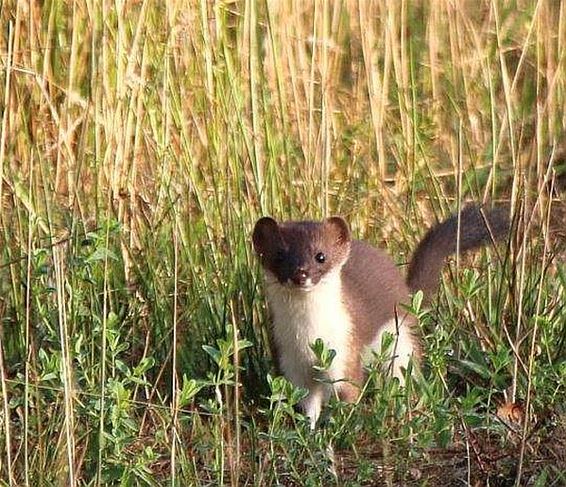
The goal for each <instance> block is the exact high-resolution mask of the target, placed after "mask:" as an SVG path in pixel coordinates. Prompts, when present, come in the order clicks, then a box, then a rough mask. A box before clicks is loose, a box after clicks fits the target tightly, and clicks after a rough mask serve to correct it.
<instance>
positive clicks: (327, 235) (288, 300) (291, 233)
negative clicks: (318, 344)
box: [253, 205, 509, 427]
mask: <svg viewBox="0 0 566 487" xmlns="http://www.w3.org/2000/svg"><path fill="white" fill-rule="evenodd" d="M508 228H509V221H508V218H507V214H506V211H505V210H503V209H493V210H486V211H482V210H481V209H480V208H479V207H478V206H475V205H473V206H468V207H466V208H464V209H463V210H462V211H461V212H460V215H459V217H458V215H457V214H455V215H452V216H451V217H449V218H448V219H447V220H446V221H444V222H442V223H440V224H438V225H436V226H435V227H433V228H432V229H430V230H429V232H428V233H427V234H426V236H425V237H424V238H423V240H422V241H421V242H420V244H419V245H418V247H417V249H416V251H415V253H414V255H413V257H412V259H411V262H410V264H409V269H408V276H407V279H406V281H405V279H403V277H402V276H401V274H400V272H399V270H398V269H397V267H396V266H395V264H394V263H393V261H392V260H391V258H389V257H388V256H387V255H386V254H385V253H384V252H383V251H381V250H378V249H376V248H374V247H372V246H371V245H369V244H367V243H365V242H363V241H360V240H353V239H352V238H351V236H350V230H349V228H348V225H347V224H346V222H345V221H344V220H343V219H342V218H339V217H332V218H328V219H326V220H323V221H321V222H314V221H291V222H284V223H277V222H276V221H275V220H273V219H272V218H269V217H264V218H261V219H260V220H259V221H258V222H257V223H256V225H255V228H254V231H253V244H254V248H255V251H256V253H257V254H258V255H259V258H260V260H261V265H262V267H263V270H264V275H265V285H266V286H265V288H266V294H267V299H268V304H269V308H270V311H271V314H272V319H273V333H272V337H273V340H274V344H273V345H274V350H275V355H276V361H277V363H278V366H279V368H280V370H281V372H282V373H283V374H284V375H285V376H286V377H287V379H289V380H290V381H291V382H292V383H293V384H295V385H296V386H299V387H302V388H305V389H307V390H308V395H307V396H306V397H305V398H304V399H303V401H302V403H301V407H302V409H303V410H304V412H305V414H306V415H307V416H308V417H309V418H310V421H311V426H313V427H314V424H315V423H316V421H317V419H318V417H319V415H320V411H321V408H322V405H323V404H324V402H325V401H326V400H327V399H328V398H329V396H330V395H331V394H332V393H336V394H338V396H339V397H340V398H341V399H342V400H344V401H348V402H353V401H355V400H356V399H357V397H358V394H359V386H361V385H362V384H363V382H364V368H363V360H362V357H363V356H364V355H367V350H368V349H369V350H370V351H371V350H372V349H373V350H377V351H379V350H380V347H381V340H382V336H383V333H384V332H389V333H391V334H392V335H393V336H394V337H395V346H394V362H393V364H392V365H393V367H392V371H393V374H395V375H396V376H398V377H400V378H401V377H402V369H404V368H406V367H407V365H408V362H409V359H410V358H411V357H416V358H418V357H419V356H420V350H421V345H420V340H419V337H418V333H417V330H416V329H417V327H416V319H415V318H414V316H412V315H409V314H407V313H406V312H405V311H404V309H403V307H401V306H399V305H400V304H402V303H407V302H408V301H409V297H410V294H411V293H414V292H416V291H417V290H419V289H422V290H423V292H424V293H425V295H427V294H428V295H430V293H431V292H434V290H435V289H436V287H437V286H438V281H439V277H440V271H441V269H442V266H443V263H444V260H445V258H446V257H447V256H449V255H450V254H453V253H454V252H456V250H457V248H456V247H457V245H459V251H460V252H464V251H467V250H470V249H474V248H477V247H480V246H482V245H485V244H488V243H490V242H492V241H497V240H500V239H501V238H502V237H504V236H505V235H506V234H507V232H508ZM458 232H459V235H458ZM457 242H458V244H457ZM317 338H320V339H322V341H323V342H324V344H325V345H326V347H327V348H328V349H333V350H334V351H335V352H336V355H335V357H334V360H333V361H332V363H331V365H330V367H329V368H328V370H326V371H325V372H324V373H321V372H317V370H316V369H315V368H313V365H316V357H315V354H314V352H313V351H312V349H311V344H312V343H313V342H315V340H316V339H317Z"/></svg>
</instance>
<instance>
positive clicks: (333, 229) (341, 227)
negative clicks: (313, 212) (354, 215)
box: [324, 216, 350, 245]
mask: <svg viewBox="0 0 566 487" xmlns="http://www.w3.org/2000/svg"><path fill="white" fill-rule="evenodd" d="M324 226H325V229H326V231H327V232H329V233H330V236H331V239H332V241H333V243H337V244H340V245H343V244H347V243H349V242H350V229H349V228H348V224H347V223H346V222H345V221H344V220H343V219H342V218H340V217H339V216H333V217H331V218H327V219H326V220H324Z"/></svg>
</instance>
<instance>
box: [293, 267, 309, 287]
mask: <svg viewBox="0 0 566 487" xmlns="http://www.w3.org/2000/svg"><path fill="white" fill-rule="evenodd" d="M308 278H309V274H308V272H307V271H306V270H304V269H302V268H299V269H297V270H296V272H295V274H294V275H293V279H292V280H293V282H294V283H295V284H296V285H297V286H304V285H305V283H306V282H307V279H308Z"/></svg>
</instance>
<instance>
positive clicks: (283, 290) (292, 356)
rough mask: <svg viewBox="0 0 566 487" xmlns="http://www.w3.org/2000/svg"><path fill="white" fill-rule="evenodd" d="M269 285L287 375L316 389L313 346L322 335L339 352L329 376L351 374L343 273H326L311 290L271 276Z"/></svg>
mask: <svg viewBox="0 0 566 487" xmlns="http://www.w3.org/2000/svg"><path fill="white" fill-rule="evenodd" d="M266 284H267V297H268V301H269V306H270V310H271V314H272V316H273V337H274V339H275V343H276V347H277V354H278V359H279V365H280V367H281V369H282V372H283V373H284V375H285V376H286V377H287V378H288V379H289V380H290V381H291V382H293V383H294V384H295V385H297V386H300V387H305V388H307V389H309V390H310V389H312V388H313V386H314V384H313V368H312V366H313V365H314V364H315V355H314V353H313V352H312V350H311V348H310V345H311V344H312V343H314V341H315V340H316V339H317V338H320V339H322V341H323V342H324V344H325V346H326V347H327V348H329V349H333V350H335V352H336V356H335V358H334V360H333V362H332V365H331V367H330V369H329V370H328V373H327V374H328V378H329V379H331V380H339V379H343V378H345V377H347V370H346V366H347V363H348V359H349V353H352V351H351V345H350V344H351V337H352V323H351V320H350V316H349V313H348V311H347V309H346V307H345V305H344V303H343V300H342V290H341V280H340V274H339V272H336V273H334V274H332V275H329V276H326V278H325V279H324V280H323V281H321V282H320V283H318V284H317V285H316V286H315V287H313V288H312V289H311V290H310V291H300V290H297V289H294V288H289V287H287V286H283V285H281V284H280V283H279V282H278V281H276V280H275V279H274V278H273V276H269V275H266Z"/></svg>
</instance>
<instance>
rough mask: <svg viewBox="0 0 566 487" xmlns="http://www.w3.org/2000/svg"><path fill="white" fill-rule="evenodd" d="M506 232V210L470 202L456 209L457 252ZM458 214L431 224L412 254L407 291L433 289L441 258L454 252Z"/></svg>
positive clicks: (497, 237)
mask: <svg viewBox="0 0 566 487" xmlns="http://www.w3.org/2000/svg"><path fill="white" fill-rule="evenodd" d="M508 232H509V216H508V210H507V209H504V208H494V209H492V210H487V209H485V210H484V209H482V208H481V207H480V206H478V205H470V206H467V207H465V208H464V209H463V210H462V211H461V212H460V249H459V250H460V252H465V251H467V250H471V249H475V248H478V247H481V246H483V245H487V244H489V243H492V242H497V241H498V240H502V239H503V238H504V237H505V236H506V235H507V234H508ZM457 241H458V214H454V215H452V216H451V217H450V218H448V219H447V220H446V221H444V222H442V223H440V224H438V225H436V226H434V227H432V228H431V229H430V230H429V231H428V233H427V234H426V235H425V237H424V238H423V239H422V240H421V242H420V243H419V245H418V247H417V250H415V253H414V254H413V257H412V259H411V263H410V264H409V271H408V274H407V284H408V286H409V289H410V290H411V292H416V291H417V290H419V289H422V291H423V292H424V294H425V296H427V295H430V294H432V293H434V291H436V288H437V287H438V281H439V278H440V272H441V270H442V266H443V264H444V260H445V259H446V257H448V256H449V255H451V254H453V253H455V252H456V250H457V249H456V246H457Z"/></svg>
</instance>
